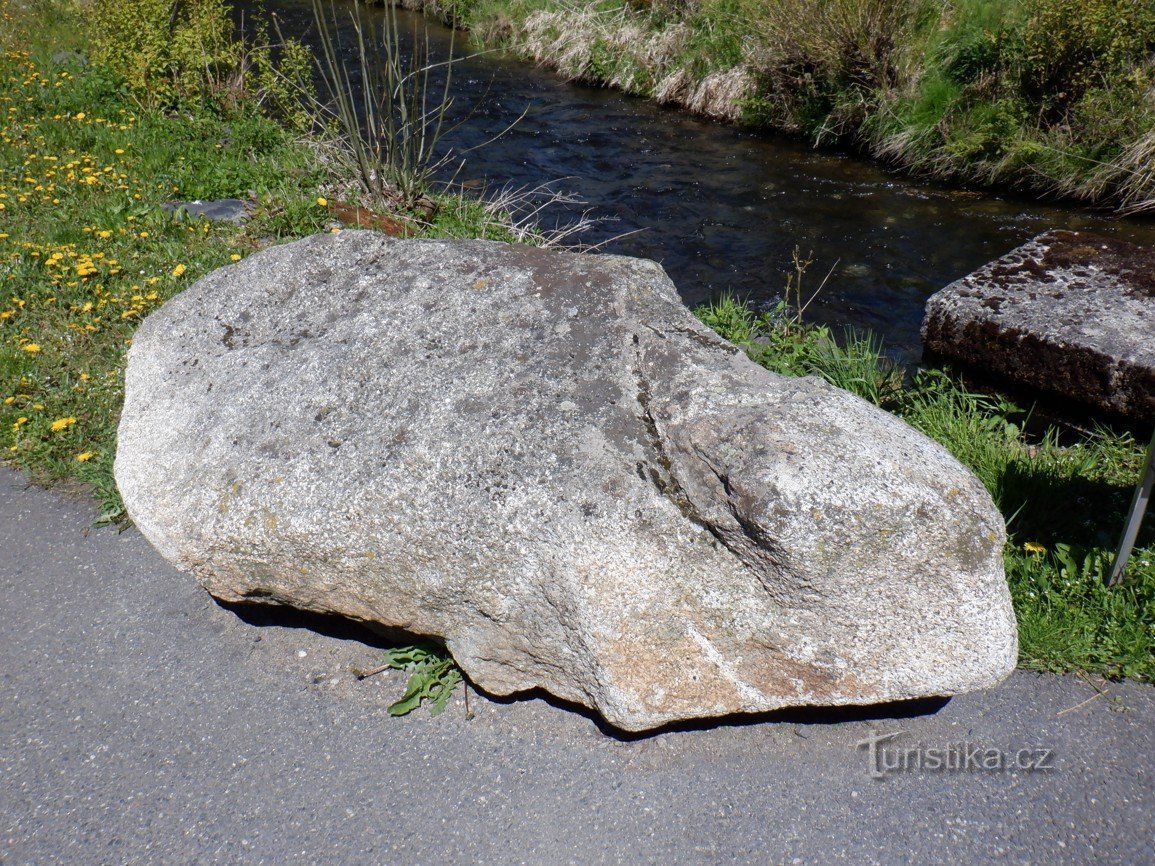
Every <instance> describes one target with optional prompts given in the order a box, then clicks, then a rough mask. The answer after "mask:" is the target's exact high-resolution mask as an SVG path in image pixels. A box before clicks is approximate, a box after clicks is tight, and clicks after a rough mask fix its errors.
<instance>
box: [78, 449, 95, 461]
mask: <svg viewBox="0 0 1155 866" xmlns="http://www.w3.org/2000/svg"><path fill="white" fill-rule="evenodd" d="M76 459H77V460H78V461H80V462H81V463H87V462H88V461H89V460H91V459H92V452H91V451H85V452H83V453H82V454H77V455H76Z"/></svg>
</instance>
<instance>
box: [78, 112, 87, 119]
mask: <svg viewBox="0 0 1155 866" xmlns="http://www.w3.org/2000/svg"><path fill="white" fill-rule="evenodd" d="M84 118H85V114H84V112H83V111H82V112H80V113H79V114H78V115H76V119H77V120H84Z"/></svg>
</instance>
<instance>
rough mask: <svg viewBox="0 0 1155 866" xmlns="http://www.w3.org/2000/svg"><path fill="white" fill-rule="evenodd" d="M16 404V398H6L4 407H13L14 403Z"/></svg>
mask: <svg viewBox="0 0 1155 866" xmlns="http://www.w3.org/2000/svg"><path fill="white" fill-rule="evenodd" d="M15 402H16V398H15V397H5V398H4V405H5V406H11V405H12V404H13V403H15Z"/></svg>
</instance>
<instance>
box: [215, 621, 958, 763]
mask: <svg viewBox="0 0 1155 866" xmlns="http://www.w3.org/2000/svg"><path fill="white" fill-rule="evenodd" d="M217 604H218V605H220V606H221V607H223V608H224V609H225V610H228V611H231V612H232V613H234V614H235V615H236V616H237V617H239V618H240V619H241V620H243V621H244V622H246V623H248V624H249V625H251V626H254V627H256V628H266V627H279V628H299V629H308V630H309V631H312V632H315V633H317V634H320V635H323V636H325V637H329V638H335V639H337V640H350V641H358V642H360V643H362V644H364V645H365V646H367V647H370V648H373V649H380V650H384V649H388V648H389V647H393V646H398V645H404V644H410V643H413V642H415V641H422V642H433V643H438V644H440V643H441V641H439V640H438V639H436V638H433V637H429V636H424V635H415V634H412V633H410V632H405V631H402V630H400V629H389V630H386V629H381V628H378V627H373V628H370V627H369V626H368V625H365V624H362V623H358V622H356V621H354V620H351V619H347V618H346V617H342V616H336V615H333V614H319V613H307V612H305V611H301V610H296V609H294V608H290V607H284V606H280V605H275V604H261V603H226V602H220V601H218V602H217ZM466 680H467V681H468V684H469V687H470V688H472V689H473V690H474V691H475V692H477V693H478V694H480V695H484V696H485V697H486V698H487V699H488V700H490V701H493V702H494V703H497V704H505V705H508V704H513V703H517V702H520V701H525V700H541V701H545V702H546V703H547V704H549V705H550V706H553V707H557V708H558V709H562V710H566V711H568V712H571V713H576V714H578V715H580V716H583V717H584V718H586V719H589V721H590V722H591V723H592V724H594V725H595V726H596V727H597V728H598V730H599V731H601V733H602V734H604V735H605V736H607V737H612V738H613V739H615V740H619V741H621V742H638V741H640V740H647V739H650V738H651V737H657V736H661V735H663V734H672V733H687V732H692V731H708V730H714V729H717V728H744V727H749V726H751V725H762V724H766V723H770V722H774V723H778V724H792V725H834V724H838V723H839V722H863V721H874V720H882V719H887V720H890V719H910V718H915V717H918V716H932V715H934V714H935V713H937V712H938V711H939V710H941V709H942V708H943V707H945V706H946V705H947V704H948V703H949V702H950V698H949V697H935V698H918V699H915V700H909V701H891V702H889V703H884V704H872V705H869V706H845V707H790V708H787V709H781V710H773V711H770V712H765V713H742V714H734V715H729V716H719V717H716V718H710V719H696V720H693V721H685V722H673V723H671V724H668V725H663V726H662V727H660V728H653V729H651V730H648V731H639V732H632V731H623V730H621V729H620V728H615V727H614V726H613V725H611V724H609V723H608V722H607V721H606V720H605V719H603V718H602V717H601V716H599V715H598V714H597V712H595V711H594V710H591V709H589V708H588V707H584V706H582V705H581V704H577V703H573V702H572V701H567V700H564V699H562V698H558V697H555V696H554V695H551V694H550V693H549V692H547V691H545V690H543V689H532V690H530V691H526V692H518V693H517V694H514V695H492V694H490V693H489V692H487V691H485V689H482V688H479V687H478V686H477V685H475V684H474V683H473V681H472V680H469V679H468V677H467V678H466Z"/></svg>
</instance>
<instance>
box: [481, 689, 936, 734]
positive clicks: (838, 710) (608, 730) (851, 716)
mask: <svg viewBox="0 0 1155 866" xmlns="http://www.w3.org/2000/svg"><path fill="white" fill-rule="evenodd" d="M470 686H471V687H472V688H473V689H474V690H475V691H477V692H478V693H479V694H481V695H484V696H485V697H486V698H487V699H488V700H491V701H493V702H494V703H497V704H513V703H516V702H519V701H524V700H533V699H537V700H541V701H544V702H545V703H547V704H549V705H550V706H552V707H556V708H558V709H561V710H567V711H568V712H571V713H576V714H577V715H579V716H583V717H584V718H586V719H588V720H589V721H590V722H592V723H593V724H594V725H595V726H596V727H597V729H598V730H599V731H600V732H601V733H602V734H604V735H605V736H607V737H611V738H613V739H615V740H618V741H620V742H623V743H633V742H639V741H642V740H648V739H651V738H653V737H660V736H662V735H663V734H676V733H691V732H697V731H710V730H715V729H717V728H747V727H752V726H754V725H763V724H773V723H777V724H786V725H835V724H838V723H840V722H864V721H875V720H882V719H887V720H890V719H911V718H916V717H918V716H932V715H934V714H935V713H937V712H938V711H939V710H941V709H942V708H943V707H945V706H946V705H947V704H948V703H950V698H949V697H933V698H915V699H913V700H908V701H889V702H887V703H881V704H869V705H858V706H842V707H809V706H808V707H785V708H783V709H780V710H770V711H768V712H762V713H733V714H731V715H727V716H714V717H712V718H705V719H691V720H687V721H682V722H670V723H669V724H665V725H661V726H660V727H657V728H651V729H649V730H646V731H624V730H622V729H621V728H617V727H614V725H612V724H610V723H609V722H607V721H606V720H605V719H603V718H602V717H601V716H600V715H598V713H597V712H596V711H595V710H591V709H590V708H589V707H586V706H583V705H582V704H578V703H574V702H573V701H567V700H565V699H564V698H559V697H556V696H554V695H551V694H550V693H549V692H547V691H545V690H544V689H532V690H530V691H526V692H518V693H517V694H513V695H505V696H503V695H491V694H489V693H488V692H486V691H485V690H484V689H480V688H478V687H477V686H476V685H474V684H473V682H472V681H471V682H470Z"/></svg>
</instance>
